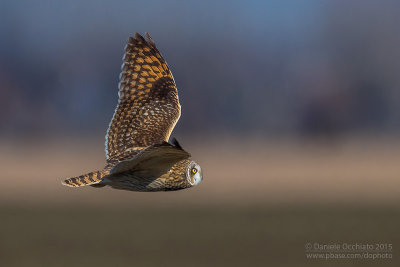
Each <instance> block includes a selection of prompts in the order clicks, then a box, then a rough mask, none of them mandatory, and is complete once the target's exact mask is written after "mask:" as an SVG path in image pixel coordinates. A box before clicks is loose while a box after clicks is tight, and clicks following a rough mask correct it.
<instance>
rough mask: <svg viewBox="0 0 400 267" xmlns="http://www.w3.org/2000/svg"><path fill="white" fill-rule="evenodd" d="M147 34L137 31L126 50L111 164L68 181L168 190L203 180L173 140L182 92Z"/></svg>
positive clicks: (110, 134)
mask: <svg viewBox="0 0 400 267" xmlns="http://www.w3.org/2000/svg"><path fill="white" fill-rule="evenodd" d="M146 36H147V40H145V39H144V38H143V37H142V36H141V35H140V34H138V33H136V35H135V37H131V38H129V41H128V44H127V46H126V48H125V55H124V57H123V64H122V72H121V75H120V83H119V101H118V105H117V108H116V110H115V113H114V116H113V118H112V120H111V123H110V126H109V128H108V130H107V134H106V144H105V145H106V160H107V165H106V166H105V168H104V169H103V170H101V171H95V172H91V173H88V174H85V175H81V176H78V177H73V178H69V179H67V180H65V181H64V182H63V184H64V185H67V186H70V187H79V186H84V185H92V186H94V187H103V186H105V185H109V186H111V187H113V188H116V189H124V190H132V191H168V190H179V189H184V188H188V187H191V186H194V185H196V184H198V183H199V182H200V181H201V180H202V172H201V168H200V166H199V165H198V164H196V163H195V162H194V161H192V160H189V157H190V154H189V153H187V152H186V151H185V150H183V149H182V147H181V146H180V145H179V144H178V142H177V141H176V140H174V141H173V143H172V144H170V143H167V142H168V139H169V137H170V135H171V132H172V130H173V128H174V127H175V124H176V123H177V121H178V120H179V117H180V114H181V107H180V104H179V99H178V90H177V88H176V86H175V82H174V79H173V76H172V74H171V71H170V70H169V68H168V65H167V63H166V62H165V60H164V58H163V57H162V56H161V54H160V52H159V51H158V49H157V47H156V45H155V43H154V41H153V40H152V39H151V37H150V35H149V34H147V33H146Z"/></svg>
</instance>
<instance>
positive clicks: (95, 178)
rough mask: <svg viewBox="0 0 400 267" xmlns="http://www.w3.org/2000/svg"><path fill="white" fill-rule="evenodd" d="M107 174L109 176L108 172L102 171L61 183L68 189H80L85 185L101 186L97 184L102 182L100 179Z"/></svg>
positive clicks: (106, 170)
mask: <svg viewBox="0 0 400 267" xmlns="http://www.w3.org/2000/svg"><path fill="white" fill-rule="evenodd" d="M107 174H109V170H108V169H104V170H101V171H94V172H90V173H87V174H84V175H81V176H78V177H72V178H69V179H66V180H64V181H63V182H61V183H62V184H63V185H66V186H69V187H80V186H85V185H96V186H101V185H100V184H99V183H100V182H101V181H102V178H103V177H104V176H106V175H107Z"/></svg>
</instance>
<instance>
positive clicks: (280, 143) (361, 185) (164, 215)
mask: <svg viewBox="0 0 400 267" xmlns="http://www.w3.org/2000/svg"><path fill="white" fill-rule="evenodd" d="M399 10H400V2H398V1H379V2H378V1H351V2H349V1H344V0H343V1H317V0H315V1H313V0H310V1H306V2H305V1H278V0H276V1H229V2H228V1H210V0H204V1H197V2H194V1H178V0H176V1H161V0H148V1H128V0H117V1H89V0H83V1H82V0H80V1H77V0H71V1H63V2H62V1H28V0H20V1H1V3H0V35H1V39H0V164H1V165H0V166H1V169H2V174H1V175H0V214H1V217H0V218H1V220H0V226H1V227H0V264H1V265H2V266H3V265H4V266H71V265H73V266H109V265H113V266H160V265H162V266H205V265H207V266H244V265H247V266H266V265H268V264H270V265H273V266H310V265H311V266H321V265H322V264H324V265H327V266H337V264H338V263H340V264H348V265H351V266H358V265H359V266H369V265H371V266H372V265H375V266H381V265H383V264H385V265H388V266H398V264H399V260H398V257H397V256H398V255H396V251H398V249H397V247H398V246H400V242H399V241H400V235H399V232H398V228H397V226H398V225H399V223H400V194H399V190H400V179H399V175H400V166H399V162H400V90H399V87H400V75H399V74H398V72H399V70H400V35H399V34H398V28H399V24H400V17H399V16H398V13H399ZM135 32H139V33H142V34H143V33H144V32H149V33H150V34H151V36H152V37H153V39H154V40H155V42H156V44H157V46H158V48H159V49H160V51H161V53H162V54H163V56H164V57H165V59H166V60H167V62H168V64H169V66H170V68H171V70H172V72H173V74H174V78H175V81H176V83H177V86H178V90H179V94H180V102H181V104H182V112H183V113H182V117H181V119H180V121H179V123H178V124H177V126H176V128H175V130H174V132H173V136H175V137H176V138H177V139H178V140H180V142H181V144H182V146H183V147H184V148H185V149H187V150H188V151H190V152H191V154H192V155H193V158H194V159H195V160H196V162H198V163H199V164H200V165H201V166H202V168H203V172H204V181H203V183H202V184H200V185H199V186H198V187H196V188H193V189H190V190H185V191H179V192H172V193H171V192H170V193H150V194H146V193H132V192H124V191H117V190H111V189H108V188H106V189H104V188H103V189H95V188H91V187H90V188H79V189H70V188H66V187H62V186H61V185H60V181H61V180H62V179H64V178H68V177H71V176H77V175H80V174H83V173H86V172H89V171H93V170H97V169H101V168H102V167H103V165H104V163H105V158H104V135H105V131H106V128H107V127H108V123H109V121H110V119H111V117H112V114H113V112H114V109H115V106H116V104H117V90H118V89H117V84H118V77H119V72H120V66H121V63H122V55H123V51H124V46H125V43H126V41H127V39H128V37H129V36H131V35H133V34H134V33H135ZM308 242H311V243H313V242H320V243H343V242H347V243H355V242H358V243H392V244H393V247H394V253H393V259H381V260H372V259H369V260H360V259H359V260H348V259H347V260H315V259H306V255H305V253H304V244H306V243H308Z"/></svg>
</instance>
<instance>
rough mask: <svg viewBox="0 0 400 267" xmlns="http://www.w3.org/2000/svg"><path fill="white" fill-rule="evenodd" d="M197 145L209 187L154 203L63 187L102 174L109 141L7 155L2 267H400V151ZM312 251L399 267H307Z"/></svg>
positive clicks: (0, 191)
mask: <svg viewBox="0 0 400 267" xmlns="http://www.w3.org/2000/svg"><path fill="white" fill-rule="evenodd" d="M194 139H195V141H190V140H185V139H183V140H181V143H182V145H183V147H184V148H186V149H187V150H189V151H190V152H191V153H192V155H193V158H194V159H195V160H196V161H197V162H198V163H199V164H200V165H201V166H202V168H203V170H204V175H205V177H204V182H203V183H202V184H201V185H199V186H198V187H196V188H193V189H189V190H184V191H178V192H169V193H147V194H146V193H132V192H125V191H117V190H111V189H95V188H91V187H89V188H80V189H70V188H66V187H62V186H61V185H60V180H61V179H62V178H66V177H69V176H75V175H79V174H81V173H85V172H87V171H91V170H96V169H98V168H101V167H102V166H103V164H104V152H103V147H102V142H103V141H102V140H101V138H100V137H95V138H94V139H74V138H70V139H67V138H66V139H63V140H53V141H52V140H50V141H47V142H29V141H26V140H25V143H21V141H20V140H19V141H18V142H7V143H3V144H2V146H1V147H2V149H1V151H0V162H1V164H2V166H1V168H2V175H1V179H0V201H1V202H0V213H1V220H0V226H1V227H0V265H1V266H110V265H112V266H205V265H207V266H266V265H268V264H270V265H273V266H321V265H322V264H323V265H324V266H337V265H338V264H347V265H351V266H382V265H385V266H398V264H399V261H398V257H397V253H396V251H397V247H398V245H399V244H400V242H399V241H400V236H399V234H398V233H399V232H398V225H400V205H399V203H400V194H399V188H400V187H399V185H400V181H399V174H400V167H399V165H398V162H399V161H400V142H399V141H396V140H395V139H391V140H389V139H382V140H379V139H375V140H372V139H359V140H347V141H346V140H340V141H330V142H326V141H321V142H320V143H315V142H314V143H311V142H307V141H304V140H303V141H301V140H298V141H293V140H291V141H287V140H283V139H278V140H277V139H271V140H273V142H272V141H270V142H266V141H261V140H263V139H261V138H257V137H254V138H246V139H243V140H242V139H227V138H216V137H213V139H212V140H214V141H209V140H206V139H203V140H202V139H201V138H194ZM219 140H221V141H219ZM217 141H218V142H217ZM307 242H324V243H329V242H339V243H342V242H364V243H366V242H369V243H375V242H383V243H392V244H393V246H394V256H393V257H394V259H392V260H352V261H350V260H307V259H305V253H304V244H305V243H307Z"/></svg>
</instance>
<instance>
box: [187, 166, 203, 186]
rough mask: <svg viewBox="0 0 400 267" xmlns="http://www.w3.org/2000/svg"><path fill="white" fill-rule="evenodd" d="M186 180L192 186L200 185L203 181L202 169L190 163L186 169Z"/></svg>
mask: <svg viewBox="0 0 400 267" xmlns="http://www.w3.org/2000/svg"><path fill="white" fill-rule="evenodd" d="M186 179H187V181H188V183H189V184H190V186H195V185H198V184H199V183H200V182H201V181H202V180H203V173H202V171H201V167H200V165H199V164H197V163H196V162H194V161H191V162H189V164H188V165H187V169H186Z"/></svg>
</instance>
